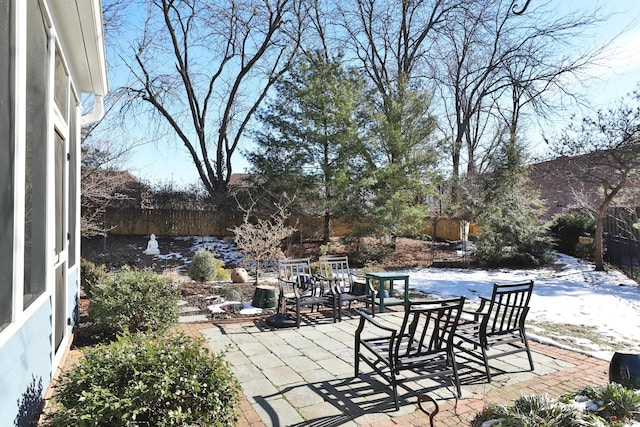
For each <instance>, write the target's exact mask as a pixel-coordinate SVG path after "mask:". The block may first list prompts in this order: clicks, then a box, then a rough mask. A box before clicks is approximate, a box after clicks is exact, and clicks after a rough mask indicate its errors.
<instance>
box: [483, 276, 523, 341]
mask: <svg viewBox="0 0 640 427" xmlns="http://www.w3.org/2000/svg"><path fill="white" fill-rule="evenodd" d="M532 291H533V281H529V282H526V283H517V284H503V285H501V284H497V283H496V284H495V285H494V286H493V294H492V295H491V300H490V301H489V309H488V310H487V312H488V316H485V317H484V318H483V319H482V326H481V329H482V330H484V331H485V332H484V334H483V336H484V339H483V345H484V346H485V347H486V345H487V337H488V336H492V335H502V334H508V333H512V332H517V331H520V330H521V329H523V328H524V322H525V320H526V318H527V313H529V300H530V299H531V293H532Z"/></svg>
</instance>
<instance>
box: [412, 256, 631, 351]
mask: <svg viewBox="0 0 640 427" xmlns="http://www.w3.org/2000/svg"><path fill="white" fill-rule="evenodd" d="M403 272H406V273H407V274H409V287H410V288H411V289H413V290H415V291H420V292H424V293H428V294H431V295H436V296H440V297H443V298H445V297H451V296H457V295H464V296H466V297H467V298H469V303H472V304H473V303H477V302H478V296H480V295H481V296H485V297H490V296H491V290H492V286H493V283H495V282H499V283H510V282H520V281H527V280H533V281H534V286H533V292H534V294H533V296H532V297H531V311H530V312H529V316H528V318H527V332H528V334H529V335H530V336H532V338H533V339H536V340H539V341H542V342H553V343H555V344H558V345H562V346H566V347H570V348H573V349H578V350H581V351H584V352H586V353H589V354H592V355H594V356H596V357H600V358H602V359H605V360H610V359H611V356H612V355H613V352H614V351H623V352H640V287H639V286H638V284H637V283H636V282H634V281H633V280H631V279H629V278H627V277H626V276H625V275H623V274H621V273H619V272H617V271H609V272H596V271H594V268H593V265H592V264H590V263H587V262H584V261H579V260H577V259H575V258H572V257H569V256H566V255H562V254H559V255H557V256H556V261H555V265H554V266H553V267H549V268H542V269H537V270H508V269H496V270H465V269H442V268H418V269H409V270H403Z"/></svg>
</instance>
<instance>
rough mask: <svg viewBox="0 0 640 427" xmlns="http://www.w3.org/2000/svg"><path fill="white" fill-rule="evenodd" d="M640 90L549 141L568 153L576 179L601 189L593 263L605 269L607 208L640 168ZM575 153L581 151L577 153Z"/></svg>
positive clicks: (627, 185)
mask: <svg viewBox="0 0 640 427" xmlns="http://www.w3.org/2000/svg"><path fill="white" fill-rule="evenodd" d="M639 100H640V93H638V92H635V93H634V94H633V96H631V101H633V102H634V103H635V105H634V106H629V105H627V103H626V102H625V101H621V102H620V103H619V104H618V106H616V107H614V108H611V109H609V110H607V111H599V112H598V113H597V114H596V116H595V117H594V118H585V119H583V120H582V122H581V123H580V125H575V126H570V127H569V128H568V129H567V130H566V131H565V132H564V135H563V136H562V137H561V138H559V139H558V140H557V141H555V142H554V143H553V145H552V147H553V149H554V151H555V152H556V153H558V154H560V155H563V156H567V160H568V167H567V173H570V174H571V175H573V177H574V178H575V179H579V180H582V181H584V182H588V183H592V184H595V185H597V187H598V189H599V191H600V192H601V193H600V194H601V197H600V201H599V206H598V209H597V211H598V215H597V222H596V232H595V236H594V243H595V254H594V258H595V265H596V270H598V271H604V259H603V232H604V220H605V218H606V216H607V210H608V209H609V206H611V203H612V202H613V201H614V199H615V198H616V197H619V196H620V193H621V192H622V191H623V190H624V189H625V188H626V187H629V185H630V181H631V180H632V179H633V178H637V176H638V172H639V171H640V104H639V103H638V101H639ZM576 154H583V155H581V156H576Z"/></svg>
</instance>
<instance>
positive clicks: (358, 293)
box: [318, 256, 374, 320]
mask: <svg viewBox="0 0 640 427" xmlns="http://www.w3.org/2000/svg"><path fill="white" fill-rule="evenodd" d="M318 268H319V274H318V280H321V281H322V282H323V283H324V284H325V288H326V289H330V290H331V291H330V292H331V295H332V297H333V298H334V299H335V305H336V306H337V312H336V315H337V320H342V308H343V307H342V306H343V305H348V306H349V308H351V304H352V303H353V302H354V301H360V302H364V303H365V304H366V305H367V306H371V312H372V313H373V311H374V310H373V307H374V301H373V298H374V291H373V288H370V287H369V285H368V284H367V281H366V280H365V278H364V277H361V280H354V277H357V276H356V275H355V274H354V272H353V271H352V270H351V269H350V268H349V259H348V258H347V257H346V256H321V257H320V258H319V260H318Z"/></svg>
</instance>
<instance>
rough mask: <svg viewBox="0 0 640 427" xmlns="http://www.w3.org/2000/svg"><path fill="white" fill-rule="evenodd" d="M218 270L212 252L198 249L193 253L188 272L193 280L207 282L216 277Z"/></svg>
mask: <svg viewBox="0 0 640 427" xmlns="http://www.w3.org/2000/svg"><path fill="white" fill-rule="evenodd" d="M217 271H218V266H217V264H216V260H215V258H214V257H213V255H212V254H211V252H209V251H208V250H206V249H198V250H197V251H196V253H195V254H194V255H193V260H192V261H191V264H190V265H189V268H188V269H187V274H188V275H189V277H190V278H191V279H192V280H195V281H198V282H206V281H207V280H213V279H215V278H216V273H217Z"/></svg>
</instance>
